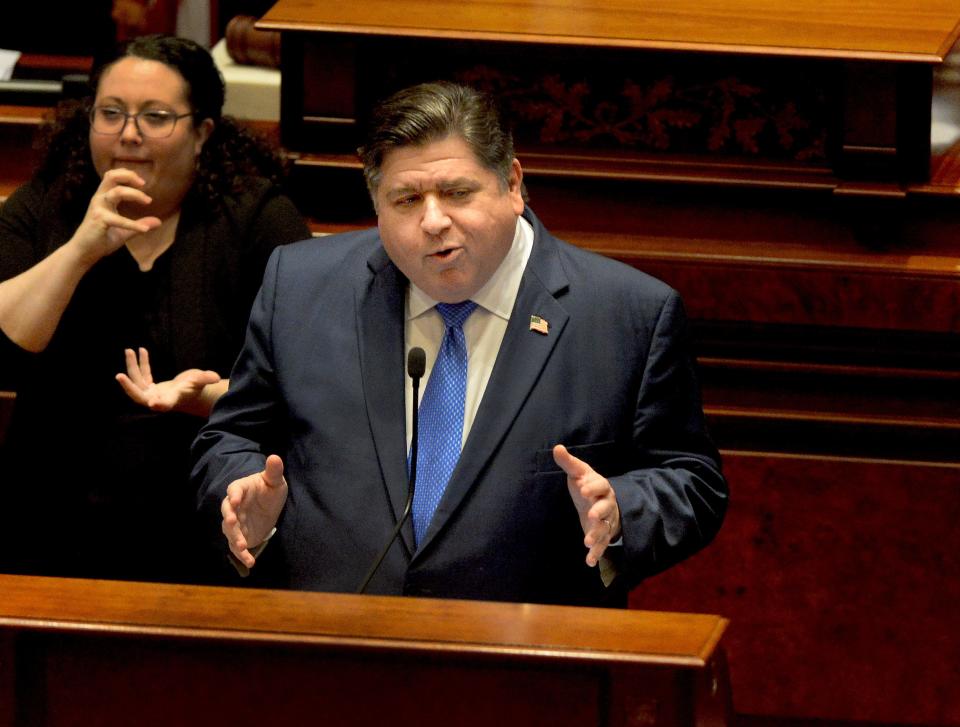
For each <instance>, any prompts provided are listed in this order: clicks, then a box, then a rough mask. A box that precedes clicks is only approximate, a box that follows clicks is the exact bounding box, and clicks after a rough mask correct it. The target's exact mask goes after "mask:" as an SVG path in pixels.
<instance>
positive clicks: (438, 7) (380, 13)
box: [258, 0, 960, 63]
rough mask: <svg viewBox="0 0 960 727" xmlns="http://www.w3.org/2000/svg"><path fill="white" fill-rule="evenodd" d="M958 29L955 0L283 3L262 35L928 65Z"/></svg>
mask: <svg viewBox="0 0 960 727" xmlns="http://www.w3.org/2000/svg"><path fill="white" fill-rule="evenodd" d="M958 22H960V8H958V7H957V5H956V3H954V2H952V1H951V0H919V2H915V3H910V4H904V3H903V2H901V1H900V0H873V2H870V3H863V2H856V0H831V1H829V2H824V3H816V4H811V3H807V2H803V1H802V0H777V1H776V2H765V1H764V0H736V1H735V2H731V1H730V0H654V1H652V2H643V3H636V2H635V3H628V2H623V1H622V0H620V1H618V0H524V1H523V2H517V1H516V0H469V1H467V2H459V3H446V2H437V1H436V0H410V1H409V2H404V3H396V2H392V1H391V0H367V1H366V2H363V3H344V2H338V1H336V0H280V2H278V3H277V4H276V5H275V6H274V7H273V8H272V9H271V10H270V11H269V12H267V14H266V15H264V17H263V18H262V20H261V21H260V22H259V23H258V27H262V28H264V29H271V30H310V31H333V32H342V33H360V34H382V35H399V36H408V37H441V38H465V39H477V40H522V41H524V42H528V43H559V44H571V45H591V46H621V47H634V48H665V49H675V50H704V51H723V52H734V53H762V54H789V55H806V56H817V57H830V58H873V59H898V60H906V61H913V60H915V61H921V62H927V63H929V62H939V61H940V60H941V59H942V57H943V56H944V55H945V54H946V52H947V51H948V50H949V48H950V47H951V46H952V45H953V43H954V41H955V40H956V37H957V32H958V29H957V25H958Z"/></svg>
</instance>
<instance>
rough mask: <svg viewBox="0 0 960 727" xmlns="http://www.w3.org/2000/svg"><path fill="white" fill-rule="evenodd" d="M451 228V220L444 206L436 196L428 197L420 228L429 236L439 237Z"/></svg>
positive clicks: (424, 205) (425, 201) (425, 200)
mask: <svg viewBox="0 0 960 727" xmlns="http://www.w3.org/2000/svg"><path fill="white" fill-rule="evenodd" d="M449 226H450V218H449V217H448V216H447V213H446V211H445V210H444V208H443V204H441V202H440V200H439V199H438V198H437V197H435V196H434V195H427V196H426V197H425V198H424V204H423V218H422V219H421V220H420V227H421V228H422V229H423V231H424V232H426V233H428V234H431V235H439V234H441V233H442V232H443V231H444V230H445V229H447V228H448V227H449Z"/></svg>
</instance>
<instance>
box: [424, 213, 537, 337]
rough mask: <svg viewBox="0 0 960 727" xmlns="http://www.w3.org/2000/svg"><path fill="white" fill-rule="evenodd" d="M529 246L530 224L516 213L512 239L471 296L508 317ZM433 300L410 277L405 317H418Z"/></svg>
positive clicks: (434, 302) (502, 315)
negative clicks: (497, 263)
mask: <svg viewBox="0 0 960 727" xmlns="http://www.w3.org/2000/svg"><path fill="white" fill-rule="evenodd" d="M531 250H533V227H531V226H530V223H529V222H527V221H526V220H525V219H523V217H517V226H516V229H515V231H514V233H513V242H512V243H511V245H510V249H509V250H508V251H507V254H506V256H505V257H504V258H503V260H502V261H501V263H500V265H499V267H497V269H496V270H495V271H494V273H493V275H491V276H490V279H489V280H488V281H487V282H486V283H485V284H484V286H483V287H482V288H480V290H478V291H477V292H476V293H475V294H474V295H473V296H472V297H471V298H470V300H472V301H473V302H474V303H476V304H477V305H479V306H481V307H482V308H484V309H485V310H487V311H489V312H490V313H493V314H494V315H496V316H499V317H500V318H503V319H504V320H509V319H510V313H511V311H512V310H513V304H514V303H515V302H516V300H517V292H518V291H519V290H520V280H521V279H522V278H523V271H524V268H526V267H527V260H529V259H530V252H531ZM436 304H437V301H435V300H434V299H433V298H431V297H430V296H429V295H427V294H426V293H424V292H423V291H422V290H421V289H420V288H418V287H417V286H416V285H415V284H414V283H413V282H412V281H411V282H410V287H409V289H408V293H407V320H412V319H414V318H418V317H420V316H421V315H423V314H424V313H426V312H427V311H428V310H430V309H431V308H433V307H434V306H435V305H436Z"/></svg>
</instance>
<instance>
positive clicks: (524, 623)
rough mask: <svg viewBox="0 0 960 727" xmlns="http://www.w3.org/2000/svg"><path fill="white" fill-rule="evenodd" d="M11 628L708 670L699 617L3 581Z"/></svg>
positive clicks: (1, 620) (715, 626)
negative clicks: (389, 649)
mask: <svg viewBox="0 0 960 727" xmlns="http://www.w3.org/2000/svg"><path fill="white" fill-rule="evenodd" d="M0 593H3V598H2V599H0V627H8V626H12V627H16V628H24V627H30V628H36V629H42V630H43V629H63V630H74V629H76V630H83V631H89V630H91V629H95V630H97V631H102V632H105V633H106V632H111V633H122V634H129V633H139V634H154V635H176V636H193V637H218V638H224V637H230V638H236V639H250V640H256V641H271V642H279V643H341V644H342V643H345V642H346V643H352V644H358V645H360V644H362V645H365V646H367V647H370V648H393V649H404V650H412V651H437V652H443V651H458V652H464V653H473V654H490V653H492V654H504V655H513V656H523V657H531V658H532V657H536V656H542V657H549V658H552V657H557V656H560V657H563V658H569V659H575V660H585V661H594V660H598V661H617V662H627V663H663V664H673V665H676V666H690V667H702V666H704V665H705V664H706V662H707V661H708V660H709V659H710V657H711V656H712V654H713V651H714V648H715V647H716V645H717V643H718V641H719V639H720V636H721V635H722V634H723V631H724V629H725V628H726V624H727V622H726V620H725V619H723V618H721V617H719V616H709V615H698V614H687V613H683V614H670V613H652V612H651V613H647V612H640V611H623V610H612V609H611V610H607V609H577V608H568V607H559V606H542V605H530V604H502V603H484V602H476V601H446V600H434V599H413V598H399V597H387V596H368V595H364V596H355V595H344V594H325V593H304V592H287V591H266V590H260V591H255V590H245V589H239V588H213V587H191V586H176V585H162V584H147V583H123V582H115V581H90V580H72V579H59V578H26V577H19V576H8V575H0Z"/></svg>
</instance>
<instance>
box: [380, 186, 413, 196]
mask: <svg viewBox="0 0 960 727" xmlns="http://www.w3.org/2000/svg"><path fill="white" fill-rule="evenodd" d="M385 194H386V196H387V197H403V196H405V195H408V194H420V189H419V188H418V187H414V186H413V185H412V184H404V185H402V186H400V187H393V188H392V189H388V190H387V191H386V193H385Z"/></svg>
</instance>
